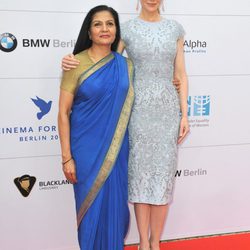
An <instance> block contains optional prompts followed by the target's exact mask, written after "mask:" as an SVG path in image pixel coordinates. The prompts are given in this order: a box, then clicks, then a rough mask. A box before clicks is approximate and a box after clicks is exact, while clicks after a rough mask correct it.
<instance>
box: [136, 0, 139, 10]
mask: <svg viewBox="0 0 250 250" xmlns="http://www.w3.org/2000/svg"><path fill="white" fill-rule="evenodd" d="M139 7H140V0H137V5H136V11H138V10H139Z"/></svg>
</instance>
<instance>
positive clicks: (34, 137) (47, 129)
mask: <svg viewBox="0 0 250 250" xmlns="http://www.w3.org/2000/svg"><path fill="white" fill-rule="evenodd" d="M27 101H28V102H29V103H30V111H29V113H30V112H32V110H35V111H34V116H33V117H34V118H33V119H32V118H31V119H30V120H29V121H27V120H26V121H25V120H21V121H19V124H20V123H25V125H21V124H20V125H18V126H16V125H11V124H10V125H9V126H6V127H0V138H1V137H2V138H1V140H2V139H4V138H6V137H12V138H13V137H15V138H16V139H17V141H18V142H20V143H25V142H30V143H38V142H41V141H43V142H45V141H47V142H57V141H58V139H59V136H58V131H57V126H56V124H53V123H52V124H51V121H50V119H52V118H53V117H51V116H49V114H50V111H51V108H52V101H50V100H45V99H44V98H41V97H39V96H36V98H29V99H27ZM33 107H34V108H33ZM36 111H37V112H36ZM13 115H15V114H13ZM45 118H46V119H45ZM29 124H30V125H29Z"/></svg>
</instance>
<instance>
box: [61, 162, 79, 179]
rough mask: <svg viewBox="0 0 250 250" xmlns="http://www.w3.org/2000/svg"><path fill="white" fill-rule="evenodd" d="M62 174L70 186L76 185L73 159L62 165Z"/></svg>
mask: <svg viewBox="0 0 250 250" xmlns="http://www.w3.org/2000/svg"><path fill="white" fill-rule="evenodd" d="M63 173H64V175H65V177H66V179H67V180H68V181H69V182H70V183H71V184H75V183H77V179H76V165H75V162H74V160H73V158H72V159H71V160H70V161H69V162H67V163H65V164H63Z"/></svg>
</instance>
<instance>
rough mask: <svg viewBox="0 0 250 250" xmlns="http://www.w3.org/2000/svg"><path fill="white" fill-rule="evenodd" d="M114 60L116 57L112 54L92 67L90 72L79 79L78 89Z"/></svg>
mask: <svg viewBox="0 0 250 250" xmlns="http://www.w3.org/2000/svg"><path fill="white" fill-rule="evenodd" d="M113 58H114V55H113V53H112V52H111V53H110V54H109V55H107V56H106V57H104V58H103V59H101V60H100V61H99V62H97V63H95V64H94V65H93V66H91V67H90V68H89V69H88V70H86V71H85V72H83V73H82V74H81V75H80V77H79V79H78V87H80V85H81V83H82V82H83V81H85V80H86V79H87V78H88V77H90V76H91V75H92V74H94V73H95V72H96V71H97V70H99V69H100V68H101V67H103V66H104V65H105V64H106V63H108V62H109V61H111V60H112V59H113Z"/></svg>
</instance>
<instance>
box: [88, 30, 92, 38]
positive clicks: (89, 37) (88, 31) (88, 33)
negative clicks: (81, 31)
mask: <svg viewBox="0 0 250 250" xmlns="http://www.w3.org/2000/svg"><path fill="white" fill-rule="evenodd" d="M88 35H89V40H91V35H90V32H89V31H88Z"/></svg>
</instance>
